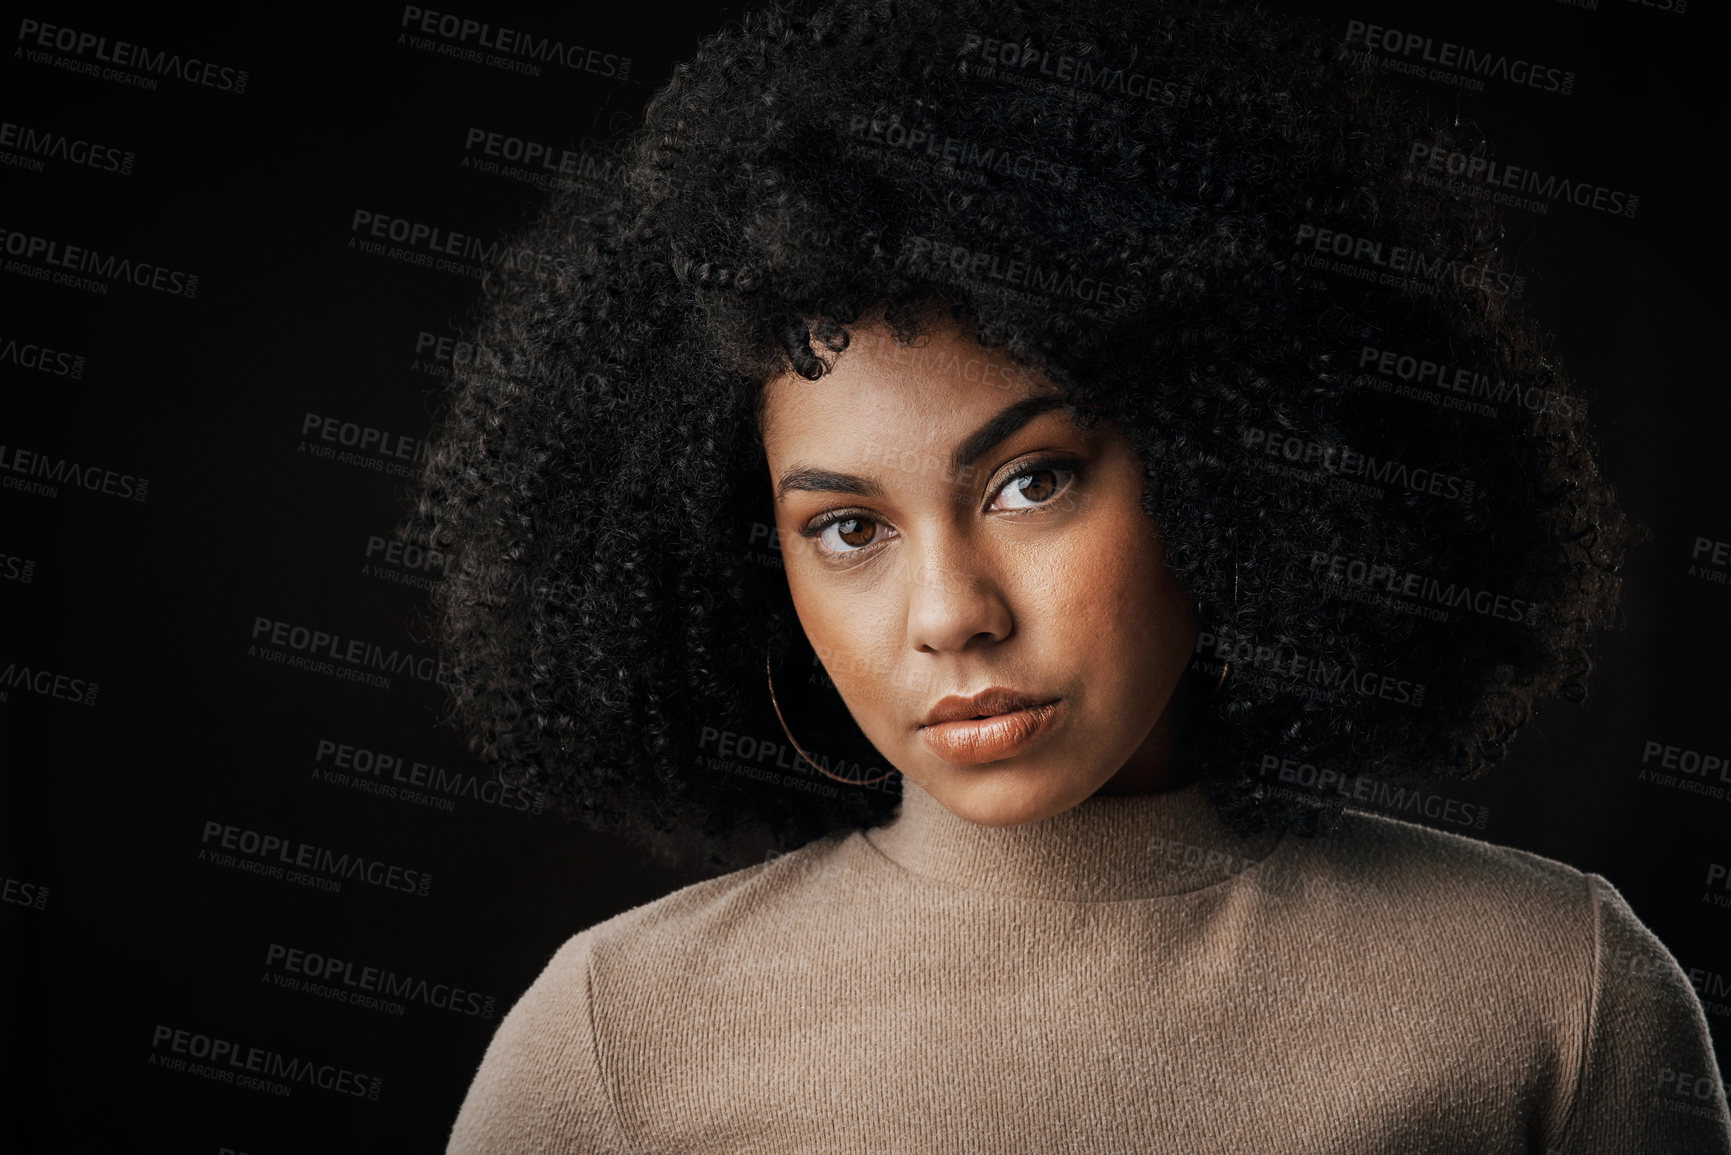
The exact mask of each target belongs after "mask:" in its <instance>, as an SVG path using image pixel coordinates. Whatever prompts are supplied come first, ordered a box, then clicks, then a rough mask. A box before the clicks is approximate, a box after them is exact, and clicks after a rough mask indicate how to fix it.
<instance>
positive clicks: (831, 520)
mask: <svg viewBox="0 0 1731 1155" xmlns="http://www.w3.org/2000/svg"><path fill="white" fill-rule="evenodd" d="M1046 470H1052V471H1054V472H1061V473H1068V474H1069V475H1070V480H1069V481H1067V482H1065V483H1064V484H1063V485H1061V486H1059V488H1058V490H1057V492H1056V493H1054V494H1052V496H1051V497H1048V498H1047V499H1046V500H1045V501H1043V502H1040V503H1039V504H1038V505H1033V506H1028V507H1026V509H1023V510H1005V511H1004V512H1006V513H1022V512H1027V510H1032V509H1040V508H1043V507H1044V506H1047V505H1050V504H1052V503H1053V502H1054V501H1056V500H1057V499H1058V498H1059V497H1061V496H1062V495H1063V494H1065V493H1067V492H1068V491H1069V489H1070V487H1071V486H1072V485H1074V484H1075V483H1076V480H1077V478H1078V477H1080V476H1081V462H1080V461H1078V460H1077V459H1076V458H1074V457H1041V458H1036V459H1034V460H1033V461H1029V462H1027V463H1026V464H1024V465H1023V466H1022V467H1021V468H1020V469H1018V470H1016V472H1014V473H1012V474H1010V475H1009V476H1008V477H1006V478H1004V482H1003V484H1002V485H1000V486H998V487H997V488H996V489H994V490H992V496H991V501H996V500H997V499H998V496H999V495H1000V494H1002V493H1003V492H1004V491H1005V490H1006V489H1008V488H1010V486H1011V485H1013V484H1014V483H1015V482H1017V481H1019V480H1021V479H1022V478H1024V477H1028V476H1031V475H1032V474H1035V473H1041V472H1043V471H1046ZM843 521H877V519H876V518H874V517H872V516H871V515H870V514H868V513H866V512H865V511H864V510H858V509H835V510H831V511H830V512H828V513H825V514H820V515H819V516H818V518H817V520H815V521H813V522H812V523H811V524H809V525H807V526H806V527H805V528H803V529H801V530H800V531H799V535H800V536H801V537H803V538H809V539H811V540H813V541H817V540H819V539H820V538H821V537H822V535H823V532H824V531H825V530H827V529H828V528H829V527H830V526H832V525H835V524H837V523H838V522H843ZM878 524H879V525H882V524H883V523H882V522H878ZM877 544H879V543H878V542H877V541H872V542H870V543H868V544H866V545H862V546H860V547H859V548H858V549H846V550H832V549H828V548H827V547H824V546H822V545H819V546H818V547H817V552H818V553H820V554H824V555H826V556H828V557H831V558H841V557H854V556H857V555H860V554H864V553H867V552H868V551H870V550H871V549H872V547H873V546H875V545H877Z"/></svg>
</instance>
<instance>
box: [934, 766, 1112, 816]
mask: <svg viewBox="0 0 1731 1155" xmlns="http://www.w3.org/2000/svg"><path fill="white" fill-rule="evenodd" d="M1073 774H1074V770H1073V768H1072V770H1071V772H1070V773H1060V772H1058V771H1056V770H1055V769H1053V768H1051V767H1037V766H1024V767H1017V766H1012V765H1009V764H1005V765H1004V766H1001V767H994V766H991V765H982V766H950V765H948V764H946V765H945V766H944V768H943V769H942V770H940V771H938V773H937V774H936V775H935V776H934V777H931V778H927V779H925V780H924V781H922V782H921V783H920V785H922V786H923V787H925V789H926V790H927V792H928V793H930V794H931V795H932V796H933V797H935V798H936V799H937V800H938V801H939V802H941V803H943V805H944V808H945V809H946V810H948V811H950V813H952V814H954V815H956V816H957V817H959V818H965V819H967V820H968V821H969V822H972V823H975V824H976V825H979V826H1021V825H1023V824H1025V823H1028V822H1038V821H1040V820H1041V819H1042V818H1050V817H1051V816H1052V815H1054V814H1059V813H1062V812H1063V811H1065V810H1068V809H1070V807H1072V806H1074V805H1076V804H1077V803H1078V802H1081V801H1082V800H1083V799H1084V798H1086V797H1088V796H1089V795H1090V794H1092V793H1093V792H1094V790H1095V789H1097V788H1098V786H1099V783H1091V782H1090V781H1088V780H1085V779H1079V778H1075V777H1073Z"/></svg>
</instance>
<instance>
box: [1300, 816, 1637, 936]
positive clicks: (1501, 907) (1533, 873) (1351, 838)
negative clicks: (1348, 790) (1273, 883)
mask: <svg viewBox="0 0 1731 1155" xmlns="http://www.w3.org/2000/svg"><path fill="white" fill-rule="evenodd" d="M1284 849H1285V850H1286V852H1287V853H1286V854H1283V855H1280V856H1277V857H1275V859H1274V861H1273V862H1271V864H1270V865H1274V866H1279V865H1287V866H1288V867H1289V868H1290V869H1291V870H1292V871H1293V872H1294V873H1295V874H1301V875H1302V877H1300V878H1295V879H1293V880H1291V881H1292V882H1293V883H1295V884H1304V885H1308V886H1309V887H1310V888H1312V889H1321V890H1324V891H1332V892H1333V893H1334V895H1335V896H1336V897H1337V898H1338V899H1339V900H1340V903H1341V905H1342V906H1343V907H1345V908H1348V909H1355V910H1359V911H1361V912H1362V913H1368V914H1374V915H1378V916H1383V917H1398V916H1399V915H1401V914H1403V913H1404V914H1407V915H1410V916H1415V917H1422V918H1425V919H1436V918H1448V917H1460V918H1470V919H1477V920H1481V923H1482V925H1483V926H1484V927H1485V929H1486V930H1492V929H1495V928H1496V927H1498V926H1499V925H1501V924H1503V923H1505V922H1507V920H1508V919H1510V918H1516V919H1520V920H1522V921H1523V923H1524V925H1527V926H1529V927H1530V928H1532V929H1534V930H1538V929H1541V928H1542V929H1547V930H1552V931H1559V930H1565V929H1566V930H1567V931H1568V932H1569V933H1570V937H1571V938H1573V939H1574V940H1575V941H1576V942H1577V944H1578V946H1579V947H1582V948H1584V947H1586V946H1587V945H1588V941H1589V937H1590V935H1591V933H1592V927H1593V920H1594V913H1593V910H1594V903H1595V898H1594V892H1593V886H1594V884H1593V882H1592V881H1591V880H1590V878H1589V876H1588V874H1587V873H1586V872H1584V871H1581V870H1579V869H1577V868H1575V867H1573V866H1570V865H1569V864H1568V863H1565V862H1560V861H1558V860H1557V859H1554V858H1548V857H1546V856H1544V855H1542V854H1536V853H1534V852H1532V851H1529V850H1521V849H1518V848H1516V847H1512V846H1500V845H1498V844H1496V843H1493V842H1487V841H1485V840H1484V839H1480V838H1474V837H1471V836H1470V835H1466V834H1459V833H1454V832H1452V831H1445V830H1437V829H1434V828H1432V827H1429V826H1421V825H1419V824H1417V823H1414V822H1408V821H1406V820H1404V819H1399V818H1391V817H1388V816H1386V815H1381V814H1369V813H1365V812H1362V811H1352V810H1349V811H1347V812H1346V814H1345V815H1343V816H1342V819H1341V824H1340V827H1339V829H1338V830H1336V831H1334V832H1332V833H1330V834H1325V835H1321V836H1318V837H1315V838H1291V839H1288V845H1287V846H1286V847H1285V848H1284ZM1601 881H1603V880H1601ZM1606 885H1609V884H1606Z"/></svg>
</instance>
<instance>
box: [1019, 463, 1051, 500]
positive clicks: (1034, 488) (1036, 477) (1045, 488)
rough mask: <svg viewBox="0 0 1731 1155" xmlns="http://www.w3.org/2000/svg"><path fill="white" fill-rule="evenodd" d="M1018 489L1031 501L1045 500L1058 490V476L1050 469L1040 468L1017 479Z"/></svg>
mask: <svg viewBox="0 0 1731 1155" xmlns="http://www.w3.org/2000/svg"><path fill="white" fill-rule="evenodd" d="M1016 489H1017V491H1018V492H1020V493H1021V495H1022V496H1023V497H1025V498H1027V499H1028V500H1029V501H1035V502H1038V501H1045V500H1046V499H1047V498H1048V497H1051V496H1052V495H1053V494H1054V493H1057V492H1058V478H1057V475H1056V474H1054V473H1053V472H1052V471H1051V470H1050V469H1039V470H1035V471H1034V472H1033V473H1029V474H1026V475H1024V476H1022V477H1018V478H1017V479H1016Z"/></svg>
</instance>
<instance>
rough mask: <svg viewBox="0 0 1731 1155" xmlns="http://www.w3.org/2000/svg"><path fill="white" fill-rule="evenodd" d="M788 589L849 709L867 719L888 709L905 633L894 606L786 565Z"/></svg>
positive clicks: (870, 593)
mask: <svg viewBox="0 0 1731 1155" xmlns="http://www.w3.org/2000/svg"><path fill="white" fill-rule="evenodd" d="M787 584H788V591H789V592H790V593H791V594H792V595H793V605H794V610H795V612H796V613H797V614H798V616H799V624H800V626H801V628H802V629H804V631H805V636H806V639H807V641H809V642H810V643H811V647H812V650H813V651H815V652H816V654H817V656H818V660H819V661H821V662H822V663H823V666H824V671H825V672H826V673H828V674H829V676H830V680H831V681H833V682H834V683H835V687H836V690H837V692H838V693H840V694H841V696H842V700H843V701H844V702H846V703H847V706H848V709H849V710H850V711H852V712H853V713H854V715H855V716H856V717H858V718H861V719H862V721H863V719H864V718H865V717H866V716H868V715H871V714H874V713H882V712H884V711H886V710H888V709H889V707H890V704H891V702H892V700H893V689H894V686H893V684H892V683H893V677H894V673H895V670H896V668H897V667H896V661H897V658H898V655H899V644H900V642H901V639H902V634H901V633H900V632H899V631H898V629H897V622H896V619H895V614H894V612H893V607H891V606H889V605H887V604H886V603H885V601H884V598H883V597H881V596H876V595H875V594H874V592H873V591H870V590H854V589H848V588H846V587H847V583H846V582H845V581H844V582H837V581H835V580H833V579H831V578H829V576H828V575H815V574H811V573H809V572H807V571H806V570H805V568H804V567H803V566H802V565H800V564H799V563H798V562H796V561H794V560H792V559H789V560H788V562H787Z"/></svg>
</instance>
